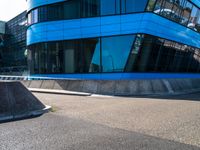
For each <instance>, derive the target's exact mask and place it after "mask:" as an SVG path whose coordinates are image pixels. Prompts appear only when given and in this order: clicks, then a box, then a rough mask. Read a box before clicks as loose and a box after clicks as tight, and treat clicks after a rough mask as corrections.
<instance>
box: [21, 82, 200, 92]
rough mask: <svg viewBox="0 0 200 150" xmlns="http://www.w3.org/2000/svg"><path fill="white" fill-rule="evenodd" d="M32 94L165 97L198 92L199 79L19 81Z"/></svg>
mask: <svg viewBox="0 0 200 150" xmlns="http://www.w3.org/2000/svg"><path fill="white" fill-rule="evenodd" d="M21 82H22V83H23V84H24V85H25V86H27V87H28V88H29V89H30V90H31V91H33V92H46V93H56V94H68V95H81V96H89V95H91V94H100V95H113V96H134V95H160V94H162V95H164V94H165V95H166V94H177V93H178V94H180V93H187V92H193V91H200V79H198V78H197V79H187V78H186V79H155V80H153V79H149V80H148V79H146V80H43V81H42V80H40V81H36V80H32V81H29V82H30V83H27V81H21Z"/></svg>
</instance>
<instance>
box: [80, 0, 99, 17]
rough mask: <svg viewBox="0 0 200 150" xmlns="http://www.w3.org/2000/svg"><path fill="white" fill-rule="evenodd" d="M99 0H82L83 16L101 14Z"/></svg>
mask: <svg viewBox="0 0 200 150" xmlns="http://www.w3.org/2000/svg"><path fill="white" fill-rule="evenodd" d="M99 8H100V4H99V0H82V10H81V14H82V17H83V18H86V17H96V16H99V14H100V9H99Z"/></svg>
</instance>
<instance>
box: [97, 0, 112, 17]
mask: <svg viewBox="0 0 200 150" xmlns="http://www.w3.org/2000/svg"><path fill="white" fill-rule="evenodd" d="M100 2H101V15H113V14H115V13H116V0H109V1H108V0H101V1H100Z"/></svg>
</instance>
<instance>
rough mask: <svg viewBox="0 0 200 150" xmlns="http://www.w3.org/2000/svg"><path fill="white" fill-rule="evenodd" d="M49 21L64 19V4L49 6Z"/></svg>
mask: <svg viewBox="0 0 200 150" xmlns="http://www.w3.org/2000/svg"><path fill="white" fill-rule="evenodd" d="M47 14H48V20H49V21H51V20H61V19H63V4H54V5H50V6H48V11H47Z"/></svg>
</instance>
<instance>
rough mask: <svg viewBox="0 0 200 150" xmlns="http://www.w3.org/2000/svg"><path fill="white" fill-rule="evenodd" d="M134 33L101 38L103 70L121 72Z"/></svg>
mask: <svg viewBox="0 0 200 150" xmlns="http://www.w3.org/2000/svg"><path fill="white" fill-rule="evenodd" d="M134 37H135V36H134V35H127V36H116V37H106V38H102V70H103V72H123V70H124V68H125V65H126V61H127V58H128V55H129V53H130V51H131V48H132V45H133V41H134Z"/></svg>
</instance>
